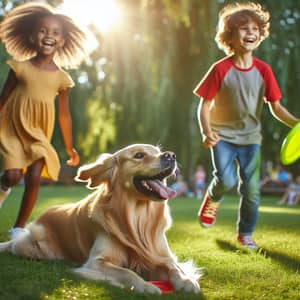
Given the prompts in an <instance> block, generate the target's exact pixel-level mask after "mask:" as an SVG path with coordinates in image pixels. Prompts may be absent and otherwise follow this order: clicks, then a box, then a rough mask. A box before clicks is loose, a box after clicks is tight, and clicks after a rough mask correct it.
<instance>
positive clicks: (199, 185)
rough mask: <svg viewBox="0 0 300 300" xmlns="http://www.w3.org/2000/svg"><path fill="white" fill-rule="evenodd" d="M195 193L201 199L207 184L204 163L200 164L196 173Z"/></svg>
mask: <svg viewBox="0 0 300 300" xmlns="http://www.w3.org/2000/svg"><path fill="white" fill-rule="evenodd" d="M194 185H195V195H196V197H197V198H198V199H201V198H202V196H203V193H204V189H205V186H206V172H205V169H204V167H203V166H202V165H198V167H197V169H196V172H195V174H194Z"/></svg>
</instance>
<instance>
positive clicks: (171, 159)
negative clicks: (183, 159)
mask: <svg viewBox="0 0 300 300" xmlns="http://www.w3.org/2000/svg"><path fill="white" fill-rule="evenodd" d="M160 163H161V167H162V168H163V169H165V168H174V167H175V165H176V155H175V153H173V152H171V151H166V152H164V153H162V154H161V156H160Z"/></svg>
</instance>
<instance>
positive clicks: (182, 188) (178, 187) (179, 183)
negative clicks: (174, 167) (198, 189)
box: [171, 175, 189, 196]
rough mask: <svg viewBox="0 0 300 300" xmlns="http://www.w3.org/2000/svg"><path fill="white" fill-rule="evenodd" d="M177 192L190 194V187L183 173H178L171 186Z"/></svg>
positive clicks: (183, 194)
mask: <svg viewBox="0 0 300 300" xmlns="http://www.w3.org/2000/svg"><path fill="white" fill-rule="evenodd" d="M171 188H172V189H173V190H175V191H176V192H177V196H188V193H189V189H188V185H187V183H186V182H185V181H184V179H183V176H182V175H178V177H177V180H176V182H174V183H173V185H172V186H171Z"/></svg>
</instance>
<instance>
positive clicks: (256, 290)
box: [0, 185, 300, 300]
mask: <svg viewBox="0 0 300 300" xmlns="http://www.w3.org/2000/svg"><path fill="white" fill-rule="evenodd" d="M22 191H23V188H22V187H17V188H15V189H13V191H12V193H11V195H10V196H9V198H8V199H7V201H6V202H5V204H4V205H3V207H2V209H1V211H0V240H1V241H4V240H6V239H7V236H8V234H7V232H8V230H9V228H10V227H11V226H12V223H13V222H14V220H15V217H16V214H17V210H18V207H19V204H20V198H21V195H22ZM88 193H89V191H88V190H87V189H85V188H83V187H82V186H80V185H76V186H71V187H63V186H52V187H51V186H43V187H42V188H41V191H40V197H39V201H38V203H37V205H36V207H35V209H34V212H33V215H32V219H33V218H34V217H36V216H37V215H39V214H40V213H41V212H42V211H43V210H45V208H47V207H49V206H50V205H53V204H58V203H65V202H71V201H76V200H79V199H81V198H82V197H83V196H85V195H87V194H88ZM277 200H278V198H275V197H263V198H262V204H261V208H260V215H259V221H258V224H257V229H256V231H255V234H254V238H255V240H256V242H257V243H258V245H259V246H261V247H262V249H263V250H262V251H260V252H259V253H252V252H249V251H245V250H243V249H242V248H240V247H239V245H238V244H237V243H236V240H235V239H236V234H235V223H236V215H237V206H238V197H235V196H227V197H226V198H225V200H224V202H223V203H222V206H221V209H220V211H219V215H218V220H217V223H216V226H215V227H213V228H210V229H203V228H201V227H200V226H199V224H198V221H197V211H198V208H199V204H200V201H199V200H196V199H195V198H178V199H175V200H172V201H170V202H169V205H170V207H171V214H172V217H173V227H172V228H171V229H170V230H169V231H168V234H167V235H168V240H169V244H170V247H171V249H172V251H173V252H174V253H175V254H176V255H177V256H178V257H179V259H180V260H185V259H188V258H192V259H193V260H194V262H195V263H196V265H198V266H199V267H202V268H203V271H204V276H203V277H202V278H201V279H200V284H201V293H200V295H194V294H185V293H182V292H180V293H179V292H177V293H173V294H168V295H162V296H153V295H146V294H143V295H141V294H135V293H132V292H130V291H126V290H122V289H119V288H116V287H112V286H110V285H108V284H105V283H102V282H93V281H85V280H83V279H81V278H78V277H76V275H74V274H72V272H71V271H70V265H68V264H67V263H65V262H47V261H31V260H28V259H23V258H19V257H15V256H13V255H10V254H4V253H1V254H0V300H19V299H20V300H21V299H22V300H35V299H43V300H44V299H51V300H54V299H56V300H63V299H72V300H79V299H86V300H92V299H104V300H111V299H118V300H122V299H124V300H130V299H133V300H140V299H166V300H168V299H170V300H171V299H180V300H185V299H186V300H194V299H203V300H204V299H206V300H210V299H218V300H221V299H226V300H227V299H234V300H236V299H241V300H242V299H243V300H255V299H259V300H262V299H266V300H277V299H284V300H289V299H290V300H296V299H300V274H299V273H300V207H299V206H298V207H283V206H278V205H276V201H277Z"/></svg>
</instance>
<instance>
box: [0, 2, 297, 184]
mask: <svg viewBox="0 0 300 300" xmlns="http://www.w3.org/2000/svg"><path fill="white" fill-rule="evenodd" d="M58 2H60V1H53V2H51V3H52V4H57V3H58ZM118 2H119V4H120V5H122V10H123V11H124V12H125V14H124V17H123V18H124V19H123V24H122V28H119V29H116V30H114V31H112V32H110V33H109V34H103V33H100V32H98V31H97V29H96V28H95V27H94V28H91V30H92V31H93V32H94V33H95V36H96V39H97V40H98V42H99V45H98V47H97V48H96V50H95V51H94V52H93V53H92V55H91V57H90V59H89V60H88V61H87V62H86V63H84V64H82V66H81V67H80V68H79V69H78V70H73V71H72V76H73V78H74V80H75V81H76V83H77V84H76V86H75V88H74V89H73V91H72V95H71V96H72V100H71V105H72V107H71V109H72V115H73V120H74V121H73V128H74V141H75V144H76V148H77V149H78V150H79V152H80V154H81V157H82V161H87V160H91V159H94V157H95V156H96V155H98V154H99V153H100V152H111V151H114V150H116V149H118V148H120V147H121V146H124V145H127V144H131V143H135V142H143V143H153V144H161V145H162V146H163V148H164V149H170V150H173V151H175V152H176V154H177V158H178V161H179V162H180V164H181V169H182V173H183V174H184V176H185V177H186V178H185V179H189V178H190V177H191V174H192V173H193V172H194V169H195V166H196V164H197V163H200V162H201V163H202V164H204V165H205V166H206V169H209V167H210V160H209V159H208V157H209V152H208V151H207V150H204V149H203V148H202V147H201V136H200V132H199V127H198V124H197V119H196V106H197V104H198V99H197V97H196V96H194V95H193V93H192V91H193V89H194V87H195V86H196V84H197V83H198V82H199V80H200V79H201V78H202V76H203V75H204V74H205V72H206V71H207V69H208V68H209V66H210V65H211V64H212V63H213V62H215V61H216V60H217V59H219V58H221V57H223V56H224V53H223V52H221V51H220V50H219V49H218V48H217V46H216V43H215V42H214V35H215V28H216V24H217V18H218V11H219V10H220V9H221V7H222V6H223V5H224V3H228V2H233V1H223V0H220V1H199V0H176V1H175V0H174V1H171V0H140V1H128V0H119V1H118ZM260 2H261V3H262V4H263V5H265V6H266V7H267V8H268V9H269V10H270V11H271V18H272V19H271V35H270V37H269V38H268V39H267V40H266V41H264V42H263V43H262V45H261V46H260V48H259V49H258V50H257V53H256V55H257V56H258V57H260V58H262V59H263V60H265V61H267V62H268V63H269V64H270V65H271V66H272V67H273V69H274V72H275V75H276V77H277V79H278V82H279V84H280V87H281V89H282V93H283V100H282V101H283V104H284V105H285V106H286V107H287V108H288V109H289V110H290V111H291V112H292V113H293V114H295V115H296V116H299V115H300V107H299V105H298V101H297V99H298V83H299V80H300V69H299V63H298V61H299V57H300V47H299V46H300V45H299V43H300V42H299V41H300V39H299V25H300V24H299V20H300V8H299V4H298V1H294V0H287V1H271V0H263V1H260ZM16 3H18V1H0V9H1V8H2V9H1V10H0V14H2V15H3V14H4V12H5V11H7V10H8V8H9V7H11V6H13V5H15V4H16ZM3 8H5V9H3ZM0 58H1V61H0V68H1V72H0V82H1V84H3V81H4V79H5V77H6V72H7V67H6V66H5V63H4V62H5V60H6V58H7V55H6V54H5V51H4V49H3V47H2V48H0ZM270 116H271V115H270V112H269V110H268V109H267V108H265V109H264V111H263V137H264V144H263V158H264V159H272V160H278V158H279V150H280V144H281V142H282V140H283V138H284V136H285V134H286V133H287V132H288V128H287V127H285V126H284V125H282V124H281V123H279V122H278V121H277V120H275V119H274V118H272V117H270ZM53 143H54V145H55V146H56V148H57V149H58V152H59V155H60V157H62V158H63V157H64V156H65V150H64V145H63V143H62V139H61V136H60V134H59V131H58V129H56V130H55V134H54V137H53ZM293 168H294V169H295V170H294V171H295V173H297V172H299V170H298V169H299V166H298V165H297V164H295V165H294V166H293Z"/></svg>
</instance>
